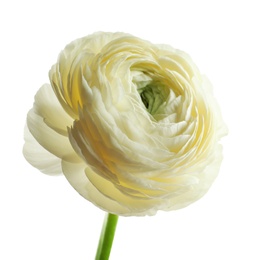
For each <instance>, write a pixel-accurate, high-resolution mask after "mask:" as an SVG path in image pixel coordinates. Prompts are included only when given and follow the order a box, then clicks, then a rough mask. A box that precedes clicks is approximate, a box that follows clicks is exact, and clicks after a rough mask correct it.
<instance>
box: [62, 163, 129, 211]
mask: <svg viewBox="0 0 264 260" xmlns="http://www.w3.org/2000/svg"><path fill="white" fill-rule="evenodd" d="M62 169H63V174H64V175H65V177H66V178H67V180H68V181H69V183H70V184H71V185H72V187H73V188H74V189H75V190H76V191H77V192H78V193H79V194H80V195H81V196H83V197H84V198H85V199H87V200H89V201H91V202H92V203H93V204H95V205H96V206H97V207H99V208H101V209H103V210H105V211H107V212H110V213H114V214H119V215H130V214H131V210H129V209H128V208H127V207H125V206H122V205H120V204H119V203H118V202H117V201H114V200H112V199H110V198H108V197H106V196H105V195H104V194H102V193H101V192H100V191H98V189H97V188H96V187H95V186H94V185H93V184H92V183H91V182H90V180H89V179H88V178H87V176H86V174H85V170H86V169H87V165H86V164H85V163H83V162H81V161H79V162H78V163H70V162H67V161H62ZM94 174H95V173H94ZM95 175H96V174H95ZM132 215H133V213H132Z"/></svg>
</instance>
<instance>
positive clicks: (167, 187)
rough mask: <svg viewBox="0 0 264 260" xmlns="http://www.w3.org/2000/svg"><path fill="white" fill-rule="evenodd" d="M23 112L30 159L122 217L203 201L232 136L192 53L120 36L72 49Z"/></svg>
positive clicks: (91, 39) (96, 38)
mask: <svg viewBox="0 0 264 260" xmlns="http://www.w3.org/2000/svg"><path fill="white" fill-rule="evenodd" d="M49 77H50V83H51V84H45V85H43V86H42V87H41V88H40V90H39V91H38V92H37V94H36V96H35V103H34V106H33V108H32V109H31V110H30V111H29V113H28V116H27V126H26V129H25V145H24V156H25V158H26V159H27V160H28V162H30V163H31V164H32V165H33V166H35V167H36V168H38V169H39V170H41V171H42V172H44V173H47V174H53V175H55V174H61V173H63V174H64V176H65V177H66V178H67V180H68V181H69V183H70V184H71V185H72V186H73V187H74V188H75V189H76V191H77V192H79V193H80V194H81V195H82V196H83V197H84V198H86V199H87V200H89V201H91V202H92V203H94V204H95V205H96V206H98V207H100V208H101V209H103V210H105V211H107V212H110V213H112V214H117V215H123V216H135V215H138V216H139V215H153V214H155V213H156V212H157V211H158V210H175V209H179V208H183V207H185V206H187V205H189V204H190V203H192V202H194V201H196V200H197V199H199V198H201V197H202V196H203V195H204V194H205V193H206V192H207V190H208V189H209V187H210V186H211V184H212V183H213V181H214V179H215V177H216V176H217V174H218V171H219V167H220V164H221V160H222V148H221V145H220V144H219V140H220V138H221V137H222V136H223V135H225V134H226V128H225V125H224V123H223V120H222V117H221V114H220V111H219V108H218V106H217V103H216V101H215V99H214V97H213V94H212V89H211V84H210V83H209V81H208V80H207V79H206V77H205V76H203V75H201V74H200V72H199V70H198V68H197V67H196V65H195V64H194V63H193V61H192V60H191V58H190V57H189V56H188V55H187V54H186V53H184V52H182V51H180V50H176V49H173V48H172V47H170V46H167V45H154V44H152V43H150V42H148V41H145V40H142V39H139V38H136V37H134V36H131V35H128V34H124V33H95V34H93V35H90V36H87V37H84V38H80V39H77V40H75V41H73V42H72V43H70V44H69V45H67V46H66V48H65V49H64V50H63V51H62V52H61V54H60V55H59V58H58V61H57V63H56V64H55V65H53V67H52V68H51V70H50V73H49Z"/></svg>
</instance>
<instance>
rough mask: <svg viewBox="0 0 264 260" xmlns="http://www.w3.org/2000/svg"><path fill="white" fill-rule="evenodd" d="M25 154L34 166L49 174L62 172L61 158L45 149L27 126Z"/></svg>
mask: <svg viewBox="0 0 264 260" xmlns="http://www.w3.org/2000/svg"><path fill="white" fill-rule="evenodd" d="M24 138H25V144H24V147H23V154H24V157H25V158H26V160H27V161H28V162H29V163H30V164H31V165H32V166H34V167H36V168H37V169H39V170H40V171H42V172H43V173H46V174H49V175H59V174H62V169H61V159H60V158H58V157H56V156H54V155H53V154H51V153H50V152H48V151H47V150H46V149H44V148H43V147H42V146H41V145H40V144H39V143H38V142H37V141H36V139H35V138H34V137H33V136H32V134H31V133H30V132H29V130H28V127H27V126H25V131H24Z"/></svg>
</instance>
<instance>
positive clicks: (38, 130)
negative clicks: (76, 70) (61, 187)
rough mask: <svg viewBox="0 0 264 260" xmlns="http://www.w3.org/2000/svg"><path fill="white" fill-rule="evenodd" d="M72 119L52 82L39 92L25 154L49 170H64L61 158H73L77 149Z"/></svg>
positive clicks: (28, 127) (30, 119)
mask: <svg viewBox="0 0 264 260" xmlns="http://www.w3.org/2000/svg"><path fill="white" fill-rule="evenodd" d="M72 121H73V120H72V119H71V118H70V117H69V116H68V115H67V114H66V113H65V111H64V110H63V109H62V107H61V106H60V104H59V102H58V101H57V99H56V96H55V94H54V92H53V90H52V88H51V86H50V85H44V86H43V87H41V88H40V90H39V91H38V92H37V94H36V97H35V103H34V106H33V108H32V109H31V110H30V111H29V112H28V116H27V126H26V128H25V145H24V150H23V152H24V156H25V158H26V159H27V160H28V161H29V162H30V163H31V164H32V165H33V166H34V167H36V168H38V169H39V170H41V171H43V172H45V173H48V174H58V173H59V172H61V166H60V161H61V159H62V158H63V159H65V160H69V161H72V160H73V158H75V157H74V154H75V152H74V150H73V149H72V146H71V144H70V142H69V139H68V136H67V126H70V125H71V123H72Z"/></svg>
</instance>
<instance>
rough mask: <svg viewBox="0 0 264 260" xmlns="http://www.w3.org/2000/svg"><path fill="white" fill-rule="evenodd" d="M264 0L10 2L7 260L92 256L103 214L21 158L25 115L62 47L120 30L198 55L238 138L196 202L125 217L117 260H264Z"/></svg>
mask: <svg viewBox="0 0 264 260" xmlns="http://www.w3.org/2000/svg"><path fill="white" fill-rule="evenodd" d="M263 11H264V8H263V6H262V1H261V0H259V1H257V0H250V1H243V0H240V1H235V0H228V1H227V0H222V1H212V0H210V1H209V0H208V1H205V0H200V1H196V0H193V1H190V0H189V1H188V0H184V1H168V0H162V1H161V0H160V1H154V0H152V1H144V0H140V1H138V0H133V1H125V0H123V1H121V0H120V1H117V0H108V1H100V0H94V1H89V0H86V1H81V0H73V1H66V0H64V1H56V0H53V1H29V0H24V1H18V0H17V1H16V0H15V1H11V0H10V1H5V2H4V1H2V2H1V4H0V27H1V31H0V32H1V34H0V38H1V41H0V66H1V68H0V75H1V77H0V90H1V92H0V93H1V97H0V105H1V109H0V112H1V128H0V131H1V135H0V136H1V182H0V193H1V194H0V200H1V204H0V210H1V213H0V240H1V241H0V247H1V249H0V259H3V260H6V259H8V260H9V259H12V260H13V259H14V260H16V259H27V260H36V259H37V260H42V259H43V260H46V259H48V260H60V259H64V260H68V259H74V260H85V259H93V258H94V254H95V250H96V247H97V242H98V238H99V234H100V230H101V224H102V221H103V218H104V212H102V211H101V210H99V209H97V208H96V207H95V206H93V205H92V204H91V203H89V202H88V201H86V200H84V199H83V198H82V197H80V196H79V195H78V194H77V193H76V192H75V191H74V189H73V188H71V186H70V185H69V184H68V183H67V181H66V180H65V178H64V177H49V176H45V175H44V174H42V173H40V172H39V171H38V170H36V169H34V168H33V167H31V166H30V165H29V164H28V163H27V162H26V161H25V160H24V158H23V156H22V146H23V127H24V123H25V118H26V113H27V111H28V110H29V109H30V108H31V106H32V104H33V97H34V95H35V93H36V91H37V90H38V88H39V87H40V86H41V85H42V84H43V83H46V82H48V71H49V69H50V66H51V65H52V64H53V63H55V62H56V59H57V55H58V53H59V52H60V50H61V49H63V48H64V46H65V45H66V44H67V43H68V42H70V41H72V40H74V39H75V38H78V37H81V36H84V35H87V34H91V33H93V32H95V31H112V32H115V31H123V32H128V33H131V34H133V35H135V36H138V37H141V38H143V39H147V40H150V41H152V42H153V43H166V44H170V45H172V46H174V47H175V48H178V49H182V50H184V51H186V52H187V53H189V54H190V55H191V56H192V58H193V59H194V61H195V62H196V64H197V65H198V67H199V68H200V70H201V71H202V72H203V73H205V74H207V76H208V77H209V78H210V80H211V81H212V83H213V85H214V90H215V95H216V97H217V99H218V101H219V103H220V105H221V108H222V113H223V117H224V119H225V121H226V123H227V125H228V127H229V135H228V136H227V137H225V138H224V139H223V142H222V143H223V145H224V161H223V164H222V168H221V172H220V174H219V177H218V178H217V180H216V182H215V183H214V185H213V186H212V188H211V190H210V191H209V192H208V193H207V194H206V195H205V196H204V197H203V198H202V199H201V200H199V201H198V202H196V203H194V204H192V205H191V206H189V207H187V208H185V209H182V210H178V211H174V212H167V213H166V212H165V213H164V212H160V213H158V214H157V215H156V216H154V217H139V218H136V217H130V218H120V219H119V224H118V227H117V232H116V237H115V241H114V246H113V250H112V255H111V259H113V260H116V259H117V260H119V259H125V260H134V259H137V260H144V259H154V260H155V259H162V260H163V259H165V260H167V259H169V260H170V259H172V260H174V259H176V260H193V259H198V260H200V259H202V260H207V259H208V260H218V259H219V260H220V259H221V260H222V259H227V260H229V259H254V260H261V259H264V249H263V242H264V213H263V206H264V169H263V168H264V167H263V161H264V152H263V147H264V139H263V135H264V127H263V120H264V93H263V87H264V79H263V78H264V77H263V75H264V62H263V61H264V40H263V33H264V18H263V17H264V16H263Z"/></svg>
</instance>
